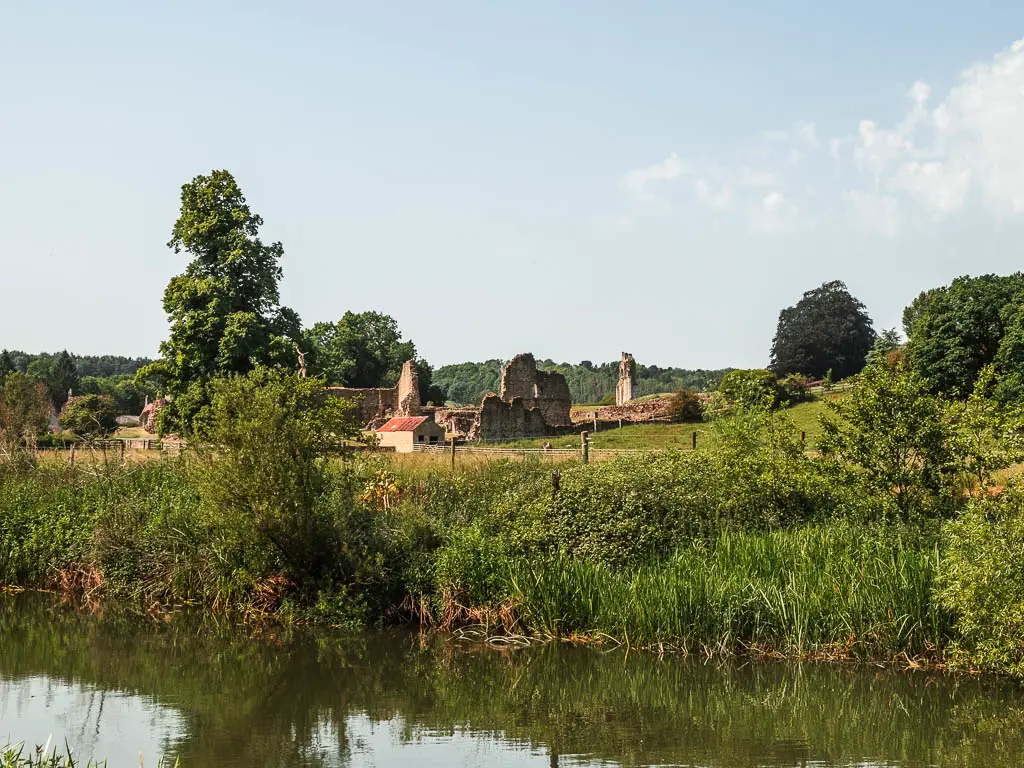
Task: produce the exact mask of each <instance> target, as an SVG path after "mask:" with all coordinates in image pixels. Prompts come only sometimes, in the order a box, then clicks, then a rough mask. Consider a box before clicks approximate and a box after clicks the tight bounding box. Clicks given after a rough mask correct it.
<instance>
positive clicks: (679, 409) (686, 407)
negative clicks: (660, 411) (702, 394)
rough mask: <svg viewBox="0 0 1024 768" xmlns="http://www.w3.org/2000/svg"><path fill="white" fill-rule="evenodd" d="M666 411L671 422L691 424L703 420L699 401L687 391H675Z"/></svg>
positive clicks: (693, 394)
mask: <svg viewBox="0 0 1024 768" xmlns="http://www.w3.org/2000/svg"><path fill="white" fill-rule="evenodd" d="M668 411H669V414H670V415H671V417H672V421H680V422H684V423H692V422H696V421H700V420H701V419H702V418H704V408H703V405H702V404H701V399H700V398H699V397H698V396H697V394H696V393H695V392H691V391H690V390H688V389H679V390H676V392H675V393H674V394H673V395H672V398H671V400H670V402H669V407H668Z"/></svg>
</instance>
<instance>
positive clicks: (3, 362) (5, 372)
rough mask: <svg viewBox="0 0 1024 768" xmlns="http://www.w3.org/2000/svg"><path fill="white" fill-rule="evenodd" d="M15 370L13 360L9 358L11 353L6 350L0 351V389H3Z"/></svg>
mask: <svg viewBox="0 0 1024 768" xmlns="http://www.w3.org/2000/svg"><path fill="white" fill-rule="evenodd" d="M16 370H17V368H15V367H14V358H13V357H11V353H10V352H8V351H7V350H6V349H5V350H2V351H0V389H2V388H3V386H4V383H5V382H6V381H7V377H8V376H10V375H11V374H12V373H14V372H15V371H16Z"/></svg>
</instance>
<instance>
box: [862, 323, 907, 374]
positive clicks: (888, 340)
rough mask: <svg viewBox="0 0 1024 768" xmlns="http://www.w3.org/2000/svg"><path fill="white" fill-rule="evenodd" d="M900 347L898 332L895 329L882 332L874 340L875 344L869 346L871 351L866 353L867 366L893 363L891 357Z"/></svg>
mask: <svg viewBox="0 0 1024 768" xmlns="http://www.w3.org/2000/svg"><path fill="white" fill-rule="evenodd" d="M901 346H902V342H901V340H900V334H899V331H897V330H896V329H895V328H887V329H885V330H883V331H882V332H881V333H880V334H879V335H878V338H876V339H875V343H874V344H872V345H871V351H870V352H868V357H867V364H868V365H875V364H877V363H881V362H886V361H888V362H894V361H893V360H892V355H893V353H894V352H896V351H897V350H898V349H900V347H901Z"/></svg>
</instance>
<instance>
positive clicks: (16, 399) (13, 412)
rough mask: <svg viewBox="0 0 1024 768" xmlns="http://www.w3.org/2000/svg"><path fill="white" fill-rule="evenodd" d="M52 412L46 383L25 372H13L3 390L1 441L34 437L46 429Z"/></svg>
mask: <svg viewBox="0 0 1024 768" xmlns="http://www.w3.org/2000/svg"><path fill="white" fill-rule="evenodd" d="M51 413H53V410H52V407H51V404H50V398H49V396H48V395H47V392H46V385H45V384H44V383H43V382H41V381H39V379H34V378H32V377H31V376H27V375H26V374H24V373H17V372H15V373H12V374H10V375H9V376H8V377H7V381H6V382H5V384H4V387H3V389H2V390H0V444H2V443H5V442H6V443H18V442H21V441H23V440H34V439H35V437H36V436H37V435H39V434H40V433H42V432H45V431H46V427H47V426H48V425H49V423H50V414H51Z"/></svg>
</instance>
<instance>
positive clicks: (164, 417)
mask: <svg viewBox="0 0 1024 768" xmlns="http://www.w3.org/2000/svg"><path fill="white" fill-rule="evenodd" d="M262 225H263V219H262V218H261V217H260V216H259V215H257V214H255V213H253V212H252V211H251V210H250V208H249V206H248V204H247V203H246V201H245V197H244V196H243V195H242V191H241V189H240V188H239V187H238V184H237V183H236V182H235V179H234V178H233V177H232V176H231V174H230V173H228V172H227V171H213V172H212V173H211V174H210V175H209V176H197V177H195V178H194V179H193V180H192V181H191V182H190V183H188V184H185V185H184V186H183V187H182V190H181V215H180V217H179V218H178V221H177V222H176V223H175V225H174V230H173V232H172V236H171V240H170V242H169V243H168V245H169V247H171V248H172V249H173V250H174V252H175V253H180V252H181V251H185V252H186V253H188V254H190V255H191V257H192V261H191V262H190V263H189V265H188V266H187V267H186V269H185V272H184V273H183V274H180V275H178V276H176V277H174V278H172V279H171V281H170V283H169V284H168V286H167V290H166V291H165V292H164V310H165V311H166V312H167V315H168V317H169V319H170V322H171V332H170V337H169V338H168V339H167V341H165V342H163V343H162V344H161V345H160V353H161V359H160V360H158V361H157V362H154V363H151V364H150V365H148V366H146V367H145V368H143V369H141V370H140V371H139V373H138V377H139V380H140V381H146V380H154V381H159V382H160V383H161V384H162V386H163V387H164V390H165V392H164V393H165V394H166V395H168V396H169V401H170V402H169V403H168V406H167V407H166V408H164V409H163V410H162V411H161V430H162V431H168V430H174V431H180V432H184V433H186V434H187V433H190V432H191V431H192V430H193V428H194V427H195V424H196V420H197V418H201V417H202V415H203V413H204V411H205V409H206V408H207V407H208V405H209V399H210V396H211V389H210V385H211V382H212V381H213V380H214V379H215V378H216V377H218V376H225V375H229V374H233V373H246V372H248V371H250V370H252V369H253V368H255V367H256V366H259V365H264V366H281V367H285V368H289V369H292V370H294V369H295V366H296V350H295V345H296V341H297V340H298V339H299V334H300V324H299V318H298V316H297V315H296V314H295V313H294V312H293V311H292V310H290V309H288V308H286V307H282V306H280V297H279V292H278V282H279V281H280V279H281V267H280V264H279V261H280V259H281V257H282V255H283V253H284V249H283V247H282V246H281V244H280V243H273V244H271V245H264V244H263V242H262V241H261V240H260V238H259V229H260V227H261V226H262Z"/></svg>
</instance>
